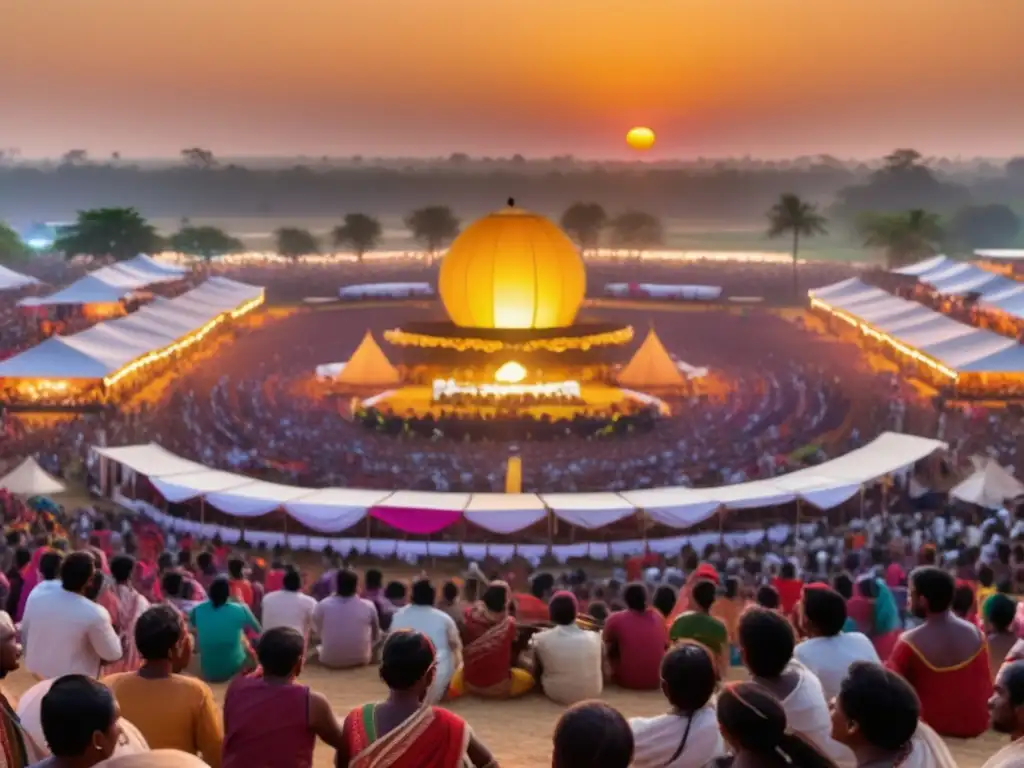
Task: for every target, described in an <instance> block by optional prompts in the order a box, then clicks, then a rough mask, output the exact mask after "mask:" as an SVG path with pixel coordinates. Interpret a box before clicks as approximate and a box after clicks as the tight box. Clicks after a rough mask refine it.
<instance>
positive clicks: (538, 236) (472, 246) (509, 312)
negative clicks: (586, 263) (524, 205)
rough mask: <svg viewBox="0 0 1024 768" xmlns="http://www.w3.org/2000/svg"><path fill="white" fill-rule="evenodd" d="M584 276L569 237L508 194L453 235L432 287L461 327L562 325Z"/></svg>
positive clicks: (568, 321)
mask: <svg viewBox="0 0 1024 768" xmlns="http://www.w3.org/2000/svg"><path fill="white" fill-rule="evenodd" d="M586 282H587V278H586V271H585V269H584V267H583V259H581V258H580V254H579V252H578V251H577V249H576V246H575V245H574V244H573V242H572V241H571V240H570V239H569V238H568V236H566V234H565V233H564V232H563V231H562V230H561V229H559V227H558V226H557V225H555V224H554V223H553V222H551V221H550V220H548V219H546V218H544V217H543V216H538V215H537V214H535V213H530V212H529V211H524V210H522V209H521V208H516V207H515V203H514V201H512V200H509V205H508V207H507V208H504V209H502V210H500V211H496V212H495V213H492V214H489V215H487V216H484V217H483V218H482V219H478V220H477V221H475V222H473V223H472V224H470V225H469V226H468V227H466V229H464V230H463V231H462V234H460V235H459V236H458V237H457V238H455V241H454V242H453V243H452V245H451V247H450V248H449V249H448V253H447V254H446V255H445V257H444V260H443V261H442V262H441V275H440V278H439V280H438V289H439V291H440V293H441V300H442V301H443V302H444V307H445V309H446V310H447V311H448V316H449V317H450V318H451V319H452V322H453V323H455V324H456V325H459V326H462V327H465V328H560V327H563V326H568V325H572V322H573V320H575V319H576V312H577V310H579V307H580V303H581V302H582V301H583V294H584V292H585V291H586Z"/></svg>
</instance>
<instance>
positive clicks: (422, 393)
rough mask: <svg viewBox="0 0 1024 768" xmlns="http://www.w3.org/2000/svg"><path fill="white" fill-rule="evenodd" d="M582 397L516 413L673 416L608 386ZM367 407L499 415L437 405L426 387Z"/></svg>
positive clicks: (393, 393)
mask: <svg viewBox="0 0 1024 768" xmlns="http://www.w3.org/2000/svg"><path fill="white" fill-rule="evenodd" d="M580 396H581V399H582V401H583V402H582V403H580V404H579V405H570V404H566V405H556V404H538V405H534V406H528V407H519V408H517V409H516V410H517V411H518V412H520V413H522V414H524V415H526V414H529V415H530V416H533V417H534V418H540V417H542V416H548V417H550V418H552V419H571V418H573V417H574V416H577V415H579V414H583V413H590V414H593V413H599V414H611V413H612V412H613V411H615V410H616V409H619V410H625V409H627V408H631V407H636V406H645V405H656V406H657V407H658V409H659V410H660V411H661V413H662V414H663V415H668V414H669V409H668V406H667V405H666V404H665V403H664V402H662V401H661V400H659V399H658V398H656V397H652V396H651V395H647V394H644V393H642V392H633V391H631V390H627V389H621V388H619V387H613V386H609V385H605V384H583V385H581V386H580ZM363 405H365V406H367V407H374V408H377V409H378V410H384V411H386V410H391V411H394V412H395V413H396V414H403V415H404V414H415V415H416V416H420V417H422V416H426V415H427V414H432V415H433V416H434V417H438V416H440V415H441V414H442V413H453V412H454V413H460V414H473V413H479V414H481V415H482V416H485V417H486V416H493V415H494V414H496V413H497V411H498V408H497V407H486V406H483V407H482V406H478V405H468V406H463V407H460V406H457V405H454V404H451V403H436V402H434V400H433V389H432V388H431V387H430V386H426V385H424V386H406V387H401V388H399V389H394V390H389V391H387V392H383V393H381V394H380V395H376V396H375V397H371V398H368V399H367V400H364V401H363Z"/></svg>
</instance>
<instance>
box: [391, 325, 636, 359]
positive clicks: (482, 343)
mask: <svg viewBox="0 0 1024 768" xmlns="http://www.w3.org/2000/svg"><path fill="white" fill-rule="evenodd" d="M384 338H385V339H386V340H387V341H388V343H389V344H394V345H395V346H398V347H420V348H422V349H454V350H456V351H457V352H469V351H472V352H486V353H487V354H489V355H493V354H494V353H495V352H501V351H503V350H504V351H511V352H566V351H568V350H582V351H584V352H585V351H587V350H588V349H591V348H592V347H605V346H617V345H619V344H628V343H629V342H630V341H632V340H633V326H631V325H627V326H626V327H625V328H619V329H618V330H615V331H608V332H606V333H593V334H590V335H588V336H559V337H557V338H553V339H531V340H530V341H524V342H520V343H511V342H504V341H501V340H500V339H473V338H465V339H461V338H451V337H447V336H428V335H426V334H422V333H409V332H408V331H403V330H402V329H401V328H394V329H392V330H390V331H384Z"/></svg>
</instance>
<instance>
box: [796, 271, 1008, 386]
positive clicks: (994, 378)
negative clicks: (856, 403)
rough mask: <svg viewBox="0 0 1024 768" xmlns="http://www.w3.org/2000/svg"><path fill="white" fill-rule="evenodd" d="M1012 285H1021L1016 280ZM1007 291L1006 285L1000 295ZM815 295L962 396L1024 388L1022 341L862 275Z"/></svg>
mask: <svg viewBox="0 0 1024 768" xmlns="http://www.w3.org/2000/svg"><path fill="white" fill-rule="evenodd" d="M937 258H941V257H937ZM930 261H936V260H930ZM915 266H917V267H921V266H922V265H915ZM939 267H941V265H937V267H936V268H939ZM961 267H968V268H969V267H971V265H969V264H956V265H955V268H956V269H957V274H958V275H960V276H962V275H963V274H964V272H966V271H968V270H963V269H960V268H961ZM908 269H909V268H908ZM946 269H947V270H948V269H953V267H947V268H946ZM981 271H983V270H981ZM921 274H923V275H931V277H928V278H927V279H930V280H934V281H935V282H934V283H932V285H936V286H939V288H938V290H962V289H963V288H962V286H963V285H964V284H965V283H966V278H965V279H964V282H959V283H950V282H948V280H947V279H946V278H944V277H942V276H941V275H940V276H938V277H936V276H935V273H934V272H933V271H932V270H927V269H924V270H922V271H921ZM986 274H988V276H989V278H999V279H1000V280H1002V279H1005V278H1000V277H999V276H998V275H992V274H991V273H986ZM920 279H922V280H924V279H925V278H920ZM971 279H972V280H977V279H979V276H977V275H975V276H974V277H973V278H971ZM1009 282H1011V283H1013V282H1014V281H1012V280H1011V281H1009ZM975 287H976V288H977V287H979V286H975ZM1011 287H1012V288H1014V289H1016V283H1014V285H1013V286H1011ZM1007 290H1009V289H1008V288H1007V287H1005V286H1001V287H1000V288H999V292H998V293H1002V292H1005V291H1007ZM998 293H997V294H995V295H997V297H998ZM809 295H810V301H811V308H812V309H813V310H817V311H819V312H824V313H826V314H827V315H828V316H830V317H832V318H835V319H838V320H840V321H843V322H845V323H847V324H849V325H850V326H852V327H853V328H855V329H856V330H858V331H859V332H860V333H861V334H862V335H863V336H864V337H866V338H868V339H871V340H873V341H874V342H877V343H878V344H879V345H881V346H883V347H885V348H887V349H888V350H889V351H892V352H894V353H896V354H898V355H900V356H902V357H903V358H905V359H906V360H907V361H909V362H913V363H915V364H917V365H918V366H919V367H920V369H921V370H922V371H923V372H924V373H925V374H926V375H927V377H928V378H929V379H931V380H932V381H933V382H934V383H936V384H937V385H939V386H942V387H944V388H950V389H952V390H953V391H954V392H955V393H956V394H958V395H963V396H979V397H981V396H984V397H989V396H1005V395H1009V394H1019V393H1021V392H1024V347H1022V346H1021V345H1020V344H1019V343H1018V342H1017V340H1016V339H1013V338H1010V337H1007V336H1005V335H1002V334H999V333H995V332H993V331H989V330H984V329H981V328H977V327H975V326H973V325H969V324H967V323H964V322H960V321H958V320H955V319H953V318H951V317H949V316H947V315H944V314H942V313H941V312H937V311H935V310H933V309H931V308H929V307H927V306H924V305H923V304H920V303H918V302H916V301H911V300H908V299H903V298H900V297H898V296H893V295H892V294H890V293H888V292H887V291H884V290H882V289H881V288H877V287H874V286H871V285H868V284H867V283H865V282H864V281H863V280H861V279H860V278H849V279H847V280H843V281H841V282H839V283H835V284H833V285H829V286H826V287H824V288H819V289H817V290H813V291H810V292H809ZM989 295H990V296H991V295H993V294H989Z"/></svg>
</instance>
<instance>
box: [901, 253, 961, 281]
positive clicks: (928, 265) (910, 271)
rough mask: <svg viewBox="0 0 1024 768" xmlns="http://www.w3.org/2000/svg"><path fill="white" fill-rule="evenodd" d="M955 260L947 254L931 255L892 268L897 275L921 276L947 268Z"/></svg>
mask: <svg viewBox="0 0 1024 768" xmlns="http://www.w3.org/2000/svg"><path fill="white" fill-rule="evenodd" d="M954 263H955V262H954V261H953V260H952V259H951V258H949V257H948V256H932V257H931V258H928V259H925V260H924V261H919V262H917V263H916V264H909V265H907V266H905V267H900V268H899V269H894V270H893V272H895V273H896V274H898V275H910V276H912V277H918V278H919V277H921V276H922V275H927V274H936V273H937V272H940V271H942V270H943V269H946V268H948V267H949V266H951V265H952V264H954Z"/></svg>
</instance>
